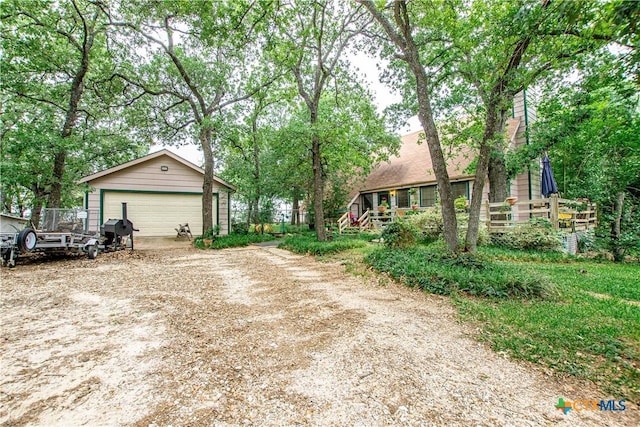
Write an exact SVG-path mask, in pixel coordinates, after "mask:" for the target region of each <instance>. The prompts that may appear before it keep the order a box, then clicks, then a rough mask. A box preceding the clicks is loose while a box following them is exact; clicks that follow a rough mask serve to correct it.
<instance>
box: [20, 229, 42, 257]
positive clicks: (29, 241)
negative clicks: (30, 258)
mask: <svg viewBox="0 0 640 427" xmlns="http://www.w3.org/2000/svg"><path fill="white" fill-rule="evenodd" d="M37 243H38V237H37V236H36V232H35V231H33V228H25V229H24V230H22V231H21V232H20V233H18V248H19V249H20V252H31V251H32V250H34V249H35V248H36V244H37Z"/></svg>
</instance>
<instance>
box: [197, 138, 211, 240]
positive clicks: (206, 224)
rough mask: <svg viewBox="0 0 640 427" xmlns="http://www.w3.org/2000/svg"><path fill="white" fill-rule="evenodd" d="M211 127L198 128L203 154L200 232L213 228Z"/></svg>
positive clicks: (203, 232)
mask: <svg viewBox="0 0 640 427" xmlns="http://www.w3.org/2000/svg"><path fill="white" fill-rule="evenodd" d="M211 134H212V130H211V128H208V127H206V126H204V127H202V128H201V129H200V136H199V137H200V145H201V146H202V153H203V155H204V178H203V182H202V234H203V235H204V234H205V232H206V231H207V230H208V229H210V228H211V229H213V150H212V148H211Z"/></svg>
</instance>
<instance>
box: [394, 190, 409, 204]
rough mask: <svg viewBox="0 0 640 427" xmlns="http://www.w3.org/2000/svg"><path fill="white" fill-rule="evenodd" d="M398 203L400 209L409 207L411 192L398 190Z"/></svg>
mask: <svg viewBox="0 0 640 427" xmlns="http://www.w3.org/2000/svg"><path fill="white" fill-rule="evenodd" d="M396 201H397V204H398V207H399V208H408V207H409V190H408V189H406V190H396Z"/></svg>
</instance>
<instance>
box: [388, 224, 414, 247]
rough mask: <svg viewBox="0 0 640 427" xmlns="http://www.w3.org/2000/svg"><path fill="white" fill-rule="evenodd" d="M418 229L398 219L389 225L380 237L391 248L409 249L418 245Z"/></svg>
mask: <svg viewBox="0 0 640 427" xmlns="http://www.w3.org/2000/svg"><path fill="white" fill-rule="evenodd" d="M416 235H417V229H416V228H415V227H414V226H413V225H412V224H411V223H409V222H407V221H405V220H403V219H401V218H397V219H396V220H395V221H393V222H392V223H391V224H389V225H387V226H386V227H385V228H384V230H383V231H382V234H381V235H380V237H381V238H382V239H383V240H384V244H385V246H388V247H390V248H408V247H410V246H413V245H415V244H416Z"/></svg>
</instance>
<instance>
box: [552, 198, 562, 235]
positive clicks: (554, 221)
mask: <svg viewBox="0 0 640 427" xmlns="http://www.w3.org/2000/svg"><path fill="white" fill-rule="evenodd" d="M549 211H550V215H551V218H550V219H551V225H552V226H553V229H554V230H556V231H558V230H559V229H560V222H559V215H558V213H559V212H558V211H559V203H558V195H557V194H552V195H551V197H550V198H549Z"/></svg>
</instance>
